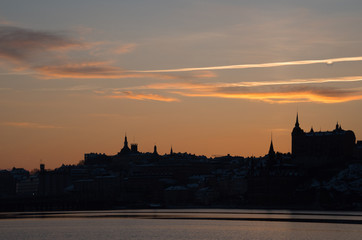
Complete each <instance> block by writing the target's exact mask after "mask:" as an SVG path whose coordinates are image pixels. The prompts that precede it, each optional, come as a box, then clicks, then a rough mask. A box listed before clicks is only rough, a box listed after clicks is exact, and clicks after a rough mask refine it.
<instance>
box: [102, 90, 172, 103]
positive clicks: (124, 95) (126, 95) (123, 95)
mask: <svg viewBox="0 0 362 240" xmlns="http://www.w3.org/2000/svg"><path fill="white" fill-rule="evenodd" d="M105 97H107V98H113V99H134V100H153V101H160V102H178V101H179V99H177V98H170V97H164V96H161V95H158V94H143V93H142V94H140V93H134V92H132V91H123V92H115V94H113V95H109V96H105Z"/></svg>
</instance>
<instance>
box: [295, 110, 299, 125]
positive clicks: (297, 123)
mask: <svg viewBox="0 0 362 240" xmlns="http://www.w3.org/2000/svg"><path fill="white" fill-rule="evenodd" d="M295 127H299V120H298V112H297V120H296V121H295Z"/></svg>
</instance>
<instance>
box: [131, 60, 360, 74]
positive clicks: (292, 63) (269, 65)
mask: <svg viewBox="0 0 362 240" xmlns="http://www.w3.org/2000/svg"><path fill="white" fill-rule="evenodd" d="M355 61H362V56H359V57H345V58H329V59H318V60H300V61H288V62H273V63H253V64H239V65H225V66H213V67H196V68H176V69H159V70H134V71H133V72H139V73H170V72H191V71H205V70H228V69H249V68H272V67H282V66H298V65H310V64H317V63H325V64H333V63H338V62H355Z"/></svg>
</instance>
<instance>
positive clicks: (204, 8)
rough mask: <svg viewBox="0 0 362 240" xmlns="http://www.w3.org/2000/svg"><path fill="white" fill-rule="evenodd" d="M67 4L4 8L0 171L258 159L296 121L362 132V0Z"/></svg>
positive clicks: (0, 21) (283, 147)
mask: <svg viewBox="0 0 362 240" xmlns="http://www.w3.org/2000/svg"><path fill="white" fill-rule="evenodd" d="M325 3H326V0H316V1H303V3H301V2H300V1H289V2H288V3H285V1H282V0H272V1H261V0H257V1H250V2H249V1H243V2H235V1H223V2H222V3H221V2H217V1H212V0H210V1H196V2H195V1H181V2H179V1H162V0H155V1H148V2H143V3H142V4H140V3H136V2H131V1H129V2H128V1H120V2H113V1H104V2H103V1H102V3H100V2H98V1H93V0H90V1H87V2H85V1H76V3H74V2H64V1H62V2H59V3H55V2H53V3H50V2H47V3H44V2H40V0H35V1H32V2H31V3H30V2H28V1H23V4H19V3H18V2H17V3H14V2H13V1H8V0H5V1H4V3H2V4H1V8H0V111H1V115H0V133H1V135H0V159H1V164H0V168H11V167H13V166H15V167H24V168H27V169H33V168H37V167H38V166H39V164H40V162H42V163H45V164H46V166H47V167H48V168H55V167H59V166H60V165H61V164H62V163H64V164H75V163H77V162H79V161H80V160H82V159H83V154H84V153H87V152H102V153H106V154H110V155H111V154H116V153H117V152H118V151H119V149H120V148H121V147H122V144H123V137H124V134H125V132H127V135H128V138H129V141H130V142H137V143H138V144H139V149H140V150H141V151H143V152H146V151H152V150H153V146H154V145H155V144H157V146H158V150H159V152H160V153H161V154H162V153H168V152H169V150H170V147H171V145H172V146H173V149H174V151H176V152H179V151H180V152H190V153H195V154H205V155H207V156H214V155H226V154H232V155H241V156H252V155H254V156H261V155H264V154H266V153H267V151H268V147H269V143H270V138H271V135H273V142H274V147H275V149H276V150H277V151H280V152H289V151H290V144H291V143H290V141H291V136H290V133H291V130H292V128H293V126H294V122H295V116H296V113H297V111H298V112H299V117H300V118H299V119H300V124H301V127H302V128H304V129H305V130H309V129H310V128H311V127H312V126H313V128H314V130H317V131H318V130H322V131H326V130H332V129H333V128H334V126H335V124H336V122H337V121H338V122H339V123H341V124H342V128H344V129H349V130H353V131H354V132H355V134H356V137H357V139H362V127H361V122H362V113H361V111H359V109H361V105H362V104H361V103H362V102H361V100H362V72H361V69H362V47H361V46H362V44H361V39H362V36H361V35H362V32H361V31H360V29H359V26H360V24H359V23H362V17H361V14H360V12H361V10H362V3H357V2H356V1H352V0H347V1H344V2H343V4H341V3H339V2H338V1H332V2H331V1H329V2H328V4H327V5H326V4H325Z"/></svg>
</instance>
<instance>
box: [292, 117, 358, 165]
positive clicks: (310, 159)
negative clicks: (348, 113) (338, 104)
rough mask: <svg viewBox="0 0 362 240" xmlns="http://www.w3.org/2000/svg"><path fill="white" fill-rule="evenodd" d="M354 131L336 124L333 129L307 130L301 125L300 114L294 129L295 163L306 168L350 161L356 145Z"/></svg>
mask: <svg viewBox="0 0 362 240" xmlns="http://www.w3.org/2000/svg"><path fill="white" fill-rule="evenodd" d="M355 143H356V137H355V134H354V132H353V131H351V130H343V129H342V127H341V125H340V124H338V123H337V124H336V128H335V129H334V130H333V131H325V132H322V131H319V132H315V131H314V130H313V128H311V130H310V131H309V132H305V131H304V130H303V129H302V128H301V127H300V126H299V120H298V114H297V119H296V122H295V126H294V128H293V131H292V155H293V158H294V160H295V163H296V164H298V165H299V166H302V167H306V168H316V167H323V166H330V167H332V166H336V165H341V164H344V163H345V162H346V161H350V160H351V159H352V157H353V152H354V149H355V146H356V144H355Z"/></svg>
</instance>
